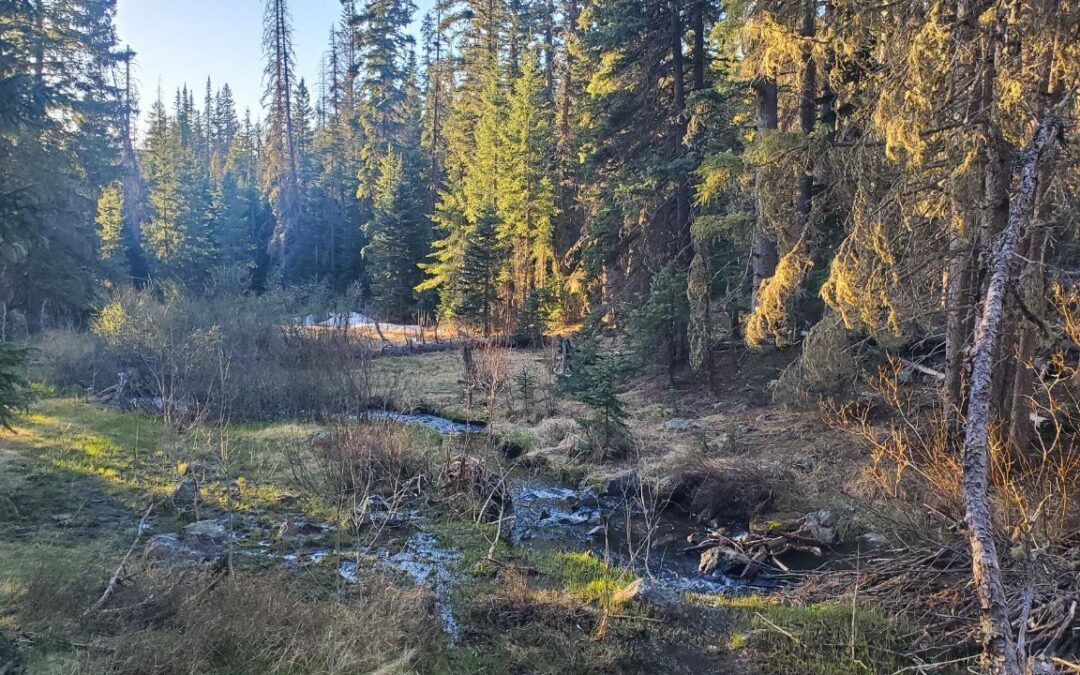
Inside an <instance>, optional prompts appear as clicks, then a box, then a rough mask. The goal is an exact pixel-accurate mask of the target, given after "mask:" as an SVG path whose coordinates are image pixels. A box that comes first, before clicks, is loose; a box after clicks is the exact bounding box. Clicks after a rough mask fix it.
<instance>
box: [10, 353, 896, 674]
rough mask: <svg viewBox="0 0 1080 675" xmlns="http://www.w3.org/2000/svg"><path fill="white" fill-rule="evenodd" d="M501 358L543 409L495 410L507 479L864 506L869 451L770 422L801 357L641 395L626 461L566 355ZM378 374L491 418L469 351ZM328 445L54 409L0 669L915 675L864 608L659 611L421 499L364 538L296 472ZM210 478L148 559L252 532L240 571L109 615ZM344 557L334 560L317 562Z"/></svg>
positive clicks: (777, 508) (796, 504)
mask: <svg viewBox="0 0 1080 675" xmlns="http://www.w3.org/2000/svg"><path fill="white" fill-rule="evenodd" d="M499 358H501V359H504V360H505V363H504V364H503V366H504V368H505V371H506V372H507V373H509V375H510V376H511V377H512V376H514V375H516V374H520V373H521V372H522V371H525V372H527V373H530V377H532V378H534V380H535V382H536V385H535V386H536V388H535V389H534V390H532V391H531V392H529V393H528V394H525V393H522V392H520V391H519V392H518V393H515V392H514V387H513V386H509V387H507V389H506V391H504V392H502V393H500V394H499V396H497V397H496V404H495V406H494V414H493V424H494V428H495V430H497V432H498V434H499V436H500V438H502V439H504V442H508V443H510V444H511V445H512V446H513V447H514V449H515V453H514V454H518V453H520V456H519V457H518V458H517V459H516V460H509V459H503V460H500V461H503V462H505V463H506V464H507V465H509V463H511V461H513V462H514V463H515V465H516V466H518V467H523V468H524V469H523V470H529V471H533V472H536V473H538V474H541V475H549V476H558V477H559V478H560V479H561V480H562V481H564V482H569V481H580V482H583V483H585V484H591V485H596V486H600V485H602V484H603V482H604V481H605V480H608V479H609V478H610V477H611V476H613V475H618V474H619V473H620V472H626V471H628V470H633V471H635V472H642V473H649V474H650V475H654V476H656V477H657V479H661V480H662V479H671V478H672V477H674V476H677V475H678V474H679V472H680V471H685V470H686V469H687V467H692V466H708V467H709V470H710V471H715V472H719V473H723V472H724V470H725V467H728V466H746V465H752V466H756V467H762V472H761V474H760V475H761V476H762V480H764V481H767V482H768V489H767V493H768V498H767V499H765V500H763V503H761V504H759V505H752V506H753V512H754V513H753V517H754V518H770V517H779V515H782V514H790V513H799V512H802V513H805V512H806V511H807V510H810V509H819V508H826V507H828V508H833V509H837V510H842V509H845V508H846V506H845V503H846V498H845V497H843V494H842V493H843V489H844V488H845V487H846V486H847V484H848V483H849V482H850V481H849V480H848V479H849V478H850V479H851V480H854V479H855V477H856V475H857V467H858V463H859V461H860V459H859V457H858V453H857V452H856V451H855V450H854V449H853V448H851V447H850V446H849V444H848V443H846V441H845V439H844V438H843V437H841V436H839V435H838V434H837V432H835V431H832V430H830V429H828V428H827V427H825V426H824V425H823V424H822V423H821V422H820V421H819V416H818V415H816V414H814V413H800V412H790V411H785V410H780V409H776V408H774V407H772V406H770V405H767V404H765V401H766V400H767V397H765V396H764V395H763V393H762V392H763V391H764V387H765V385H766V383H767V382H768V381H769V380H770V379H772V378H774V377H775V376H776V373H777V372H778V369H779V368H780V367H781V366H782V365H783V363H782V360H783V357H781V356H775V355H773V356H767V357H754V359H755V360H752V361H743V362H733V363H731V364H728V367H730V374H726V375H724V376H723V377H720V378H718V380H717V381H719V382H721V384H720V386H719V387H718V388H717V390H716V391H714V392H711V393H705V394H703V393H701V391H700V388H698V387H692V388H691V387H688V388H687V389H686V390H680V389H679V388H670V387H668V386H666V382H664V381H663V379H662V378H656V379H641V380H638V381H636V382H635V383H634V384H633V385H632V386H631V387H630V388H628V390H627V391H626V393H625V400H626V401H627V404H628V411H629V413H630V415H629V419H630V420H631V422H630V426H631V430H632V432H633V435H634V438H635V439H636V442H635V444H634V447H633V449H632V450H630V451H629V452H628V453H627V454H626V455H624V456H620V457H614V458H600V457H597V456H595V455H590V454H588V453H583V452H580V451H579V448H578V447H577V446H578V444H579V442H580V438H579V435H580V429H579V428H578V427H577V425H576V422H575V421H574V420H575V419H578V418H581V417H582V416H583V415H584V414H585V411H584V410H582V409H581V408H580V407H579V406H578V405H577V404H574V403H572V402H568V401H565V400H563V399H561V398H559V397H558V396H557V395H556V394H555V392H554V390H553V389H551V387H553V384H552V382H551V376H550V372H551V368H550V360H549V355H548V354H547V353H546V352H544V351H541V350H535V351H525V350H522V351H517V350H514V351H507V352H505V353H504V354H502V355H501V356H500V357H499ZM375 363H376V366H377V368H379V369H380V375H381V376H382V378H383V382H384V383H388V384H392V387H393V390H392V395H391V396H389V397H388V398H389V399H390V400H392V401H394V402H395V404H396V405H397V406H398V407H400V408H402V409H409V408H418V409H425V410H430V411H433V412H438V413H440V414H444V415H446V416H450V417H456V418H473V419H486V418H487V417H488V415H489V413H490V411H489V410H488V409H487V408H486V407H485V406H484V405H483V404H479V403H477V402H476V401H475V400H474V403H473V405H467V404H466V401H464V400H463V398H464V397H463V395H462V389H461V385H460V384H459V379H460V376H461V375H460V373H461V364H460V355H458V354H456V353H439V354H428V355H424V356H415V357H402V358H393V359H380V360H378V361H376V362H375ZM326 429H327V427H325V426H324V425H320V424H314V423H307V422H304V423H300V422H290V421H282V422H277V423H272V424H262V425H250V426H235V425H234V426H229V427H228V428H225V429H223V428H221V427H214V426H202V427H197V428H195V429H191V430H187V431H186V432H184V433H177V432H174V431H171V430H169V429H166V428H165V427H164V426H163V425H162V424H161V423H160V422H159V421H158V420H156V419H154V418H151V417H148V416H144V415H140V414H137V413H122V412H117V411H113V410H109V409H105V408H102V407H100V406H98V405H97V404H94V403H90V402H87V401H86V400H82V399H79V398H44V399H43V400H42V401H41V402H39V403H38V404H37V405H36V406H35V407H34V409H33V411H32V413H31V414H30V415H29V416H28V417H26V418H25V420H24V421H23V422H21V423H20V424H19V426H18V428H17V429H16V430H15V433H13V434H12V433H4V434H3V435H0V636H3V638H2V639H3V642H0V648H2V647H4V645H5V644H6V645H8V647H11V646H12V645H13V646H14V648H15V649H17V651H18V653H19V655H20V659H21V661H22V662H23V663H25V664H26V665H27V666H28V670H29V672H33V673H38V672H41V673H110V672H111V673H190V672H208V673H263V672H279V673H368V672H380V673H398V672H403V673H404V672H417V673H441V672H445V673H473V672H488V673H567V672H579V673H587V672H614V673H631V672H664V673H695V672H723V673H728V672H731V673H739V672H746V673H866V672H893V671H895V670H898V669H899V668H901V667H902V666H903V665H904V663H903V662H902V661H901V660H900V658H899V657H898V656H897V652H899V651H902V650H903V647H904V645H901V644H896V643H895V640H896V638H895V636H896V635H897V634H898V629H899V626H898V623H897V620H896V619H895V618H888V617H886V616H884V615H882V614H881V613H880V612H879V611H876V610H874V609H873V608H870V607H862V606H856V605H854V604H852V602H851V601H850V599H844V600H843V601H838V602H836V603H824V604H809V605H806V604H799V603H794V602H792V601H790V600H788V599H785V598H784V597H783V596H781V595H779V594H776V593H758V592H743V593H739V594H736V595H731V596H717V595H696V594H693V593H687V594H684V595H683V597H681V598H680V601H679V602H678V603H677V605H670V604H669V605H664V604H657V603H655V602H648V601H646V600H645V599H643V598H640V597H637V596H635V594H634V593H633V592H632V591H631V590H629V589H631V588H632V586H633V583H634V580H635V575H634V574H633V573H632V571H630V570H627V569H625V568H622V567H620V566H619V565H617V564H613V563H609V562H607V561H605V560H604V559H603V558H602V557H600V556H597V555H594V554H592V553H589V552H587V551H585V552H583V551H574V550H561V549H559V548H558V547H553V548H527V547H521V546H516V547H512V546H508V545H507V544H506V543H505V541H504V540H499V539H498V538H497V537H496V536H495V534H494V528H493V526H488V525H483V524H477V522H476V521H475V520H474V519H472V518H470V517H468V516H466V515H463V514H462V513H460V512H458V511H455V510H454V509H453V508H449V507H448V504H447V503H446V502H445V501H444V500H440V499H434V498H430V497H424V498H418V499H416V500H414V501H413V502H410V504H409V508H410V509H411V510H412V511H413V513H412V515H411V517H410V519H409V520H408V522H407V523H406V524H404V525H402V526H395V527H387V528H379V529H378V530H376V531H368V532H366V533H365V534H362V535H354V534H352V531H351V530H350V531H349V532H350V534H348V535H343V533H344V532H346V527H345V522H346V521H345V519H343V518H342V514H341V513H339V512H337V511H335V508H336V507H335V506H334V505H332V504H329V503H328V502H327V501H326V500H325V499H323V498H321V497H320V496H319V495H315V494H309V493H305V492H304V490H303V488H302V486H300V485H298V481H297V479H296V474H297V466H296V463H297V459H296V458H297V457H301V456H307V455H304V454H303V452H304V451H306V449H308V448H309V447H310V446H311V444H312V439H313V438H315V439H317V438H319V437H320V435H321V434H325V433H326ZM407 433H408V443H407V445H408V447H409V452H411V453H415V455H416V456H417V457H422V458H424V461H428V462H433V463H437V462H438V460H439V458H440V457H442V456H443V454H444V453H446V452H447V451H448V450H447V443H446V442H444V441H442V440H440V439H439V437H438V436H437V435H436V434H432V433H429V432H426V431H425V430H417V429H410V430H409V431H408V432H407ZM504 445H505V443H504ZM298 449H303V450H298ZM193 466H214V467H216V468H215V470H214V471H213V472H211V475H209V476H208V477H207V478H206V480H205V481H204V482H203V484H202V485H201V486H200V496H201V499H202V505H201V507H200V508H201V509H202V510H201V512H200V513H197V514H190V513H174V512H170V511H168V510H166V509H164V508H160V509H158V510H157V511H156V512H155V513H154V514H153V515H152V517H151V518H150V519H149V520H148V527H147V529H146V532H145V536H143V537H140V538H141V539H142V540H144V541H145V539H146V538H147V537H151V536H154V535H155V534H163V533H164V534H167V533H173V532H184V531H187V530H185V528H188V527H189V526H190V525H191V523H192V521H194V522H196V523H205V522H210V521H214V522H218V523H228V526H229V527H230V528H231V527H233V523H240V524H241V525H236V527H237V528H243V536H242V537H238V538H237V543H235V544H234V546H233V547H232V548H231V551H232V555H231V559H232V561H233V566H234V572H235V573H234V574H233V575H232V576H231V577H229V578H224V576H223V575H222V574H219V573H218V570H214V569H205V568H199V567H197V566H196V567H193V568H190V569H187V570H186V571H184V572H183V573H182V574H178V573H175V572H170V571H168V570H167V569H162V568H158V567H155V565H153V564H152V563H153V561H152V560H150V559H146V560H143V559H142V555H141V552H140V553H138V554H137V555H136V559H135V561H134V562H133V563H132V564H130V565H129V566H128V573H129V576H125V578H124V579H123V580H122V581H123V582H124V583H123V584H122V585H121V586H120V590H118V591H117V592H116V594H115V595H114V596H112V597H111V598H110V599H109V601H108V602H107V603H106V604H105V605H104V609H102V610H101V611H95V612H91V613H89V614H88V613H87V610H88V608H90V607H92V606H93V605H94V603H95V602H96V601H97V600H98V598H99V597H100V596H101V595H102V592H103V591H104V589H105V587H106V582H107V581H108V580H109V578H110V575H111V574H112V572H113V570H114V569H116V567H117V565H118V564H119V562H120V560H121V559H122V558H123V556H124V554H125V552H126V551H127V550H128V548H129V547H130V546H131V545H132V540H133V539H135V538H136V528H137V524H138V523H139V521H140V516H142V515H143V513H144V512H145V510H146V509H147V506H148V505H149V504H151V503H159V504H160V503H163V501H167V499H166V498H167V496H168V495H169V494H170V492H172V491H173V490H174V489H175V487H176V485H177V484H178V483H182V481H183V475H184V474H185V473H187V474H189V475H190V474H191V472H192V468H191V467H193ZM740 475H745V473H743V474H740ZM837 477H843V479H842V480H837ZM716 515H718V516H722V515H723V514H716ZM305 522H310V523H326V524H329V527H328V528H326V529H318V530H317V531H316V532H315V534H313V535H312V536H310V537H308V536H304V537H294V536H292V535H291V534H290V533H289V532H287V530H288V527H283V526H284V525H287V524H289V523H305ZM339 526H340V527H339ZM238 531H239V530H238ZM417 534H423V535H426V536H430V537H431V538H432V540H433V541H435V542H437V545H438V546H442V547H446V548H447V549H450V548H452V549H453V550H454V551H455V552H456V553H455V556H454V557H453V558H452V559H451V561H450V562H449V566H450V567H451V568H452V570H453V572H454V574H455V575H460V576H459V577H457V580H456V582H455V583H454V584H453V587H452V588H450V589H449V590H445V589H444V590H442V591H440V590H439V589H437V588H436V589H435V590H433V589H432V588H431V587H430V584H425V583H419V584H418V583H416V579H415V577H410V575H409V574H402V572H401V569H393V568H392V567H391V566H388V565H386V564H383V563H385V562H386V561H388V560H398V559H400V556H402V555H405V554H406V553H408V551H409V549H410V546H412V544H411V543H410V542H415V541H416V539H415V537H416V535H417ZM342 536H346V537H347V538H348V539H349V541H347V542H342V541H341V538H342ZM342 544H344V545H342ZM324 549H326V550H331V551H333V552H332V553H329V554H323V553H319V554H315V551H323V550H324ZM344 551H349V553H344ZM489 554H492V556H491V557H492V558H493V560H494V561H495V562H492V561H491V560H489ZM353 561H354V562H353ZM343 564H350V565H352V567H350V568H349V569H352V570H355V573H354V574H353V575H352V577H351V578H344V577H343V575H342V573H341V570H342V569H344V567H343ZM444 607H448V608H449V612H450V614H451V615H452V616H451V620H452V621H453V623H454V624H455V626H456V628H455V630H453V631H447V630H446V629H447V625H446V616H444V614H445V612H444V609H443V608H444ZM3 655H4V651H3V649H0V657H3ZM0 661H3V658H0ZM0 665H3V664H0Z"/></svg>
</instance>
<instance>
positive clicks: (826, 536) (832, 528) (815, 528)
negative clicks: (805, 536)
mask: <svg viewBox="0 0 1080 675" xmlns="http://www.w3.org/2000/svg"><path fill="white" fill-rule="evenodd" d="M806 529H808V530H809V531H810V534H811V536H813V537H814V539H817V540H818V541H820V542H821V543H823V544H831V543H833V542H834V541H836V517H835V516H833V513H832V511H825V510H822V511H814V512H812V513H808V514H806Z"/></svg>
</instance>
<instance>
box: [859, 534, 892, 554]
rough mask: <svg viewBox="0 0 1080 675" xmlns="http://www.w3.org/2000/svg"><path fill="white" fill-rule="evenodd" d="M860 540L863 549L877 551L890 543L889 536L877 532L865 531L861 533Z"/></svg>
mask: <svg viewBox="0 0 1080 675" xmlns="http://www.w3.org/2000/svg"><path fill="white" fill-rule="evenodd" d="M858 542H859V549H860V550H862V551H875V550H878V549H882V548H886V547H888V545H889V540H888V538H886V537H885V536H884V535H881V534H878V533H877V532H864V533H862V534H860V535H859V539H858Z"/></svg>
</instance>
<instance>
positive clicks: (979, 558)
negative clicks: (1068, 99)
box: [963, 106, 1061, 675]
mask: <svg viewBox="0 0 1080 675" xmlns="http://www.w3.org/2000/svg"><path fill="white" fill-rule="evenodd" d="M1060 108H1061V106H1058V107H1057V108H1054V109H1050V110H1047V111H1046V112H1045V113H1044V114H1043V116H1042V118H1041V119H1040V120H1039V124H1038V127H1037V128H1036V130H1035V135H1034V136H1033V137H1032V140H1031V142H1030V143H1029V144H1028V146H1027V147H1026V148H1024V152H1023V154H1022V156H1021V163H1020V179H1019V185H1018V189H1017V194H1016V196H1015V198H1014V199H1013V200H1011V201H1010V203H1009V218H1008V222H1007V224H1006V226H1005V230H1004V231H1003V233H1002V236H1001V243H1000V244H999V246H998V250H997V253H996V254H995V256H994V261H993V266H992V267H991V273H990V282H989V285H988V286H987V289H986V294H985V296H984V297H983V307H982V317H981V318H980V320H979V324H978V327H977V329H976V332H975V342H974V350H973V358H972V366H971V389H970V393H969V394H968V414H967V430H966V432H965V436H964V453H963V470H964V507H965V512H966V515H965V518H964V520H965V521H966V523H967V526H968V542H969V545H970V546H971V566H972V575H973V578H974V582H975V589H976V592H977V594H978V598H979V607H980V612H981V614H982V617H981V618H982V631H983V653H984V659H985V661H986V668H987V670H988V672H990V673H994V674H995V675H998V674H1000V675H1020V674H1021V672H1022V671H1021V668H1020V662H1021V657H1020V655H1018V654H1017V650H1016V640H1015V639H1014V637H1013V634H1012V627H1011V624H1010V621H1009V607H1008V602H1007V600H1006V597H1005V586H1004V584H1003V582H1002V579H1001V566H1000V564H999V559H998V553H997V547H996V545H995V543H994V528H993V519H992V517H991V513H990V505H989V501H988V489H989V482H990V466H989V464H990V462H989V456H988V454H989V453H988V452H987V445H988V426H989V422H990V419H989V418H990V403H991V397H992V392H993V384H994V379H993V368H994V353H995V351H996V348H997V345H998V341H999V339H1000V337H1001V324H1002V315H1003V307H1004V304H1005V293H1006V289H1007V287H1008V285H1009V283H1010V282H1011V279H1012V277H1013V276H1014V274H1015V267H1016V266H1015V263H1014V255H1015V252H1016V246H1017V243H1018V242H1019V241H1020V240H1021V239H1022V238H1023V236H1024V233H1025V231H1026V229H1027V226H1028V222H1029V221H1030V219H1031V213H1032V209H1033V206H1034V202H1035V191H1036V187H1037V183H1038V172H1039V160H1040V158H1041V157H1042V155H1043V154H1044V153H1045V152H1046V151H1047V150H1048V149H1050V148H1051V147H1052V146H1053V144H1054V142H1055V141H1056V140H1057V138H1058V135H1059V133H1060V131H1061V118H1060V116H1059V113H1058V111H1059V110H1060Z"/></svg>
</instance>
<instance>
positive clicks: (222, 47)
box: [117, 0, 431, 118]
mask: <svg viewBox="0 0 1080 675" xmlns="http://www.w3.org/2000/svg"><path fill="white" fill-rule="evenodd" d="M417 4H418V5H420V6H421V8H423V7H426V6H428V5H430V4H431V3H430V0H420V1H419V2H417ZM118 7H119V9H118V11H117V29H118V32H119V35H120V43H121V44H128V45H130V46H131V48H132V49H134V50H135V51H136V52H137V55H136V57H135V58H136V64H137V65H136V71H135V74H136V76H137V78H138V81H139V85H140V87H141V91H142V102H143V103H142V108H143V112H144V114H145V111H147V110H149V108H150V104H151V103H152V102H153V100H154V98H155V96H156V92H157V88H158V85H159V84H160V86H161V90H162V92H163V93H164V96H165V101H166V103H168V104H171V103H172V98H173V93H174V92H175V91H176V89H177V87H180V86H182V85H183V84H184V83H185V82H186V83H187V84H188V86H189V87H192V88H193V89H194V90H195V92H196V102H197V103H198V105H200V107H201V105H202V93H203V90H204V89H205V87H206V78H207V76H210V77H211V79H212V80H213V85H214V88H215V89H217V88H218V87H219V86H220V85H221V84H223V83H225V82H228V83H229V86H230V87H232V90H233V94H234V96H235V97H236V104H237V107H238V108H239V109H240V114H241V115H243V111H244V108H245V107H250V108H251V109H252V115H253V116H254V117H256V118H257V117H261V111H260V102H261V98H262V91H263V80H262V67H263V55H262V45H261V37H262V12H263V0H119V2H118ZM290 9H291V10H292V15H293V29H294V36H293V40H294V47H295V50H296V61H297V69H298V72H299V74H300V75H302V76H303V77H305V78H307V80H308V83H309V85H310V86H311V89H312V91H313V92H314V91H315V88H316V83H317V82H318V72H319V59H321V58H322V55H323V53H324V52H325V51H326V49H327V45H328V43H329V34H330V26H331V24H333V23H334V22H335V21H336V20H337V18H338V17H339V16H340V14H341V2H340V0H293V1H292V2H291V3H290ZM422 11H423V9H421V10H420V11H418V12H417V21H416V23H417V24H418V23H419V18H420V16H421V12H422Z"/></svg>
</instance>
